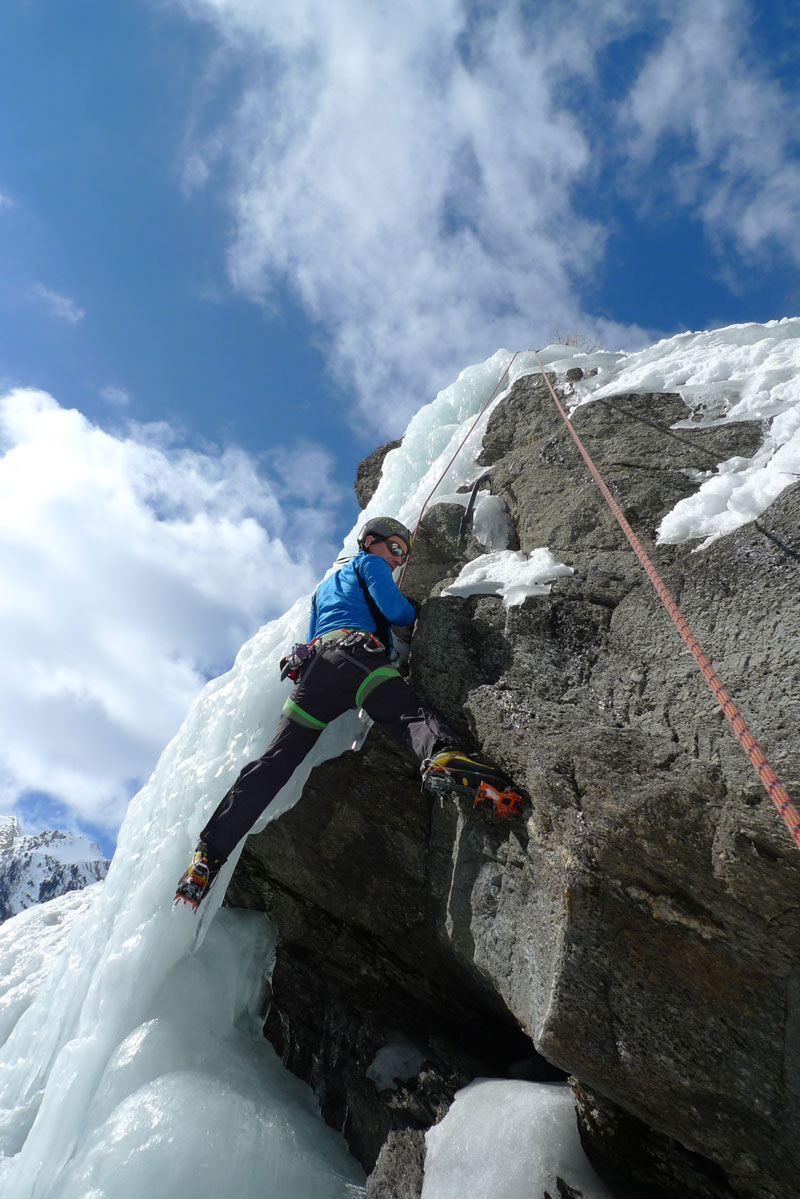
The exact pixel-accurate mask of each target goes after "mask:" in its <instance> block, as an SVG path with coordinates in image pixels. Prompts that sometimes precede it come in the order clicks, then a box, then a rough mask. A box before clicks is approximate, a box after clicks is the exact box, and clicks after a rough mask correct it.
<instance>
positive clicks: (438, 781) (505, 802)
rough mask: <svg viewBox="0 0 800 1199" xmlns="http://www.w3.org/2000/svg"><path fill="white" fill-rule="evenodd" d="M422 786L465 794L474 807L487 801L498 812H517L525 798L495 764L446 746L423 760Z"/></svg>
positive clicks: (505, 814) (428, 789) (504, 814)
mask: <svg viewBox="0 0 800 1199" xmlns="http://www.w3.org/2000/svg"><path fill="white" fill-rule="evenodd" d="M422 786H423V788H424V789H425V790H427V791H433V792H434V793H436V794H439V795H447V794H452V795H466V796H468V797H469V798H471V799H472V800H473V801H474V803H473V806H474V807H477V806H478V805H479V804H488V806H489V807H490V808H491V810H492V811H494V812H497V813H498V814H499V815H501V816H512V815H516V814H518V812H519V810H520V808H521V807H522V805H523V804H524V802H525V800H524V799H523V798H522V796H521V795H519V794H518V793H517V792H516V791H515V790H514V784H513V783H512V782H511V780H510V779H509V778H508V777H507V775H505V774H503V772H502V771H501V770H498V769H497V768H496V767H494V766H488V765H487V764H486V763H485V762H478V761H476V759H475V758H469V757H467V755H466V754H464V753H462V752H461V751H460V750H453V749H445V750H442V751H441V752H440V753H438V754H434V756H433V757H432V758H426V760H425V761H424V762H423V763H422Z"/></svg>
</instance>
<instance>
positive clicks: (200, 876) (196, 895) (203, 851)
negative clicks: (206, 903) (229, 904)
mask: <svg viewBox="0 0 800 1199" xmlns="http://www.w3.org/2000/svg"><path fill="white" fill-rule="evenodd" d="M221 866H222V859H221V858H218V857H217V856H216V854H215V853H214V850H213V849H211V847H210V846H209V845H206V844H205V842H204V841H200V842H199V843H198V846H197V849H196V850H195V851H194V854H193V855H192V860H191V862H190V863H189V865H188V867H187V868H186V873H185V874H184V876H183V878H182V879H181V881H180V882H179V883H178V889H177V891H176V892H175V903H178V901H179V900H183V902H184V903H188V904H191V906H192V907H193V908H194V910H195V911H197V905H198V904H199V903H200V901H201V900H203V899H205V897H206V895H208V893H209V891H210V890H211V888H212V887H213V885H214V883H215V882H216V878H217V875H218V874H219V871H220V867H221Z"/></svg>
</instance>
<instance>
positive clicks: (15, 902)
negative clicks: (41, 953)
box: [0, 816, 109, 922]
mask: <svg viewBox="0 0 800 1199" xmlns="http://www.w3.org/2000/svg"><path fill="white" fill-rule="evenodd" d="M108 866H109V863H108V862H107V861H106V859H105V858H104V857H103V853H102V850H101V849H100V847H99V846H98V845H95V843H94V842H93V841H90V840H89V839H88V837H84V836H82V835H81V834H80V833H73V832H66V833H65V832H60V831H58V830H56V829H46V830H45V831H44V832H41V833H36V834H34V835H32V836H28V835H26V834H24V833H23V832H22V831H21V829H20V827H19V823H18V821H17V819H16V817H14V816H4V817H0V922H2V921H3V920H7V919H8V918H9V916H16V915H17V913H18V912H22V911H24V909H25V908H29V907H32V906H33V905H34V904H37V903H44V902H45V901H46V900H48V899H54V898H55V897H56V896H57V895H64V894H65V893H66V892H67V891H80V890H82V889H83V888H84V887H86V886H88V885H89V884H90V883H96V882H99V881H100V880H101V879H104V878H105V876H106V874H107V873H108Z"/></svg>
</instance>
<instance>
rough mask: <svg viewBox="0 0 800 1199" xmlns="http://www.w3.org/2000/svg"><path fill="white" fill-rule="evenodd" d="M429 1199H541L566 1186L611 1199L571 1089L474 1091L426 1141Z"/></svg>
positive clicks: (483, 1084) (498, 1084)
mask: <svg viewBox="0 0 800 1199" xmlns="http://www.w3.org/2000/svg"><path fill="white" fill-rule="evenodd" d="M426 1143H427V1155H426V1158H425V1182H424V1185H423V1188H422V1199H464V1196H466V1195H475V1196H478V1195H480V1196H481V1199H533V1197H534V1196H535V1197H536V1199H540V1197H541V1196H542V1195H544V1193H545V1191H547V1192H548V1193H549V1194H550V1195H552V1196H556V1195H558V1194H560V1191H559V1189H558V1187H557V1185H556V1179H557V1178H563V1180H564V1181H565V1182H566V1183H569V1184H570V1186H572V1187H575V1188H576V1189H577V1190H578V1191H579V1192H581V1193H582V1195H583V1199H612V1195H611V1192H610V1191H609V1190H608V1189H607V1188H606V1187H605V1186H604V1184H603V1182H602V1181H601V1179H599V1178H598V1176H597V1175H596V1174H595V1172H594V1170H593V1169H592V1168H591V1166H590V1165H589V1163H588V1161H587V1160H586V1157H585V1155H584V1153H583V1150H582V1149H581V1143H580V1138H579V1136H578V1129H577V1125H576V1121H575V1110H574V1108H573V1104H572V1095H571V1093H570V1090H569V1088H568V1087H567V1086H566V1084H555V1083H533V1082H508V1081H505V1080H502V1081H501V1080H497V1079H488V1080H483V1081H477V1082H473V1083H471V1084H470V1085H469V1086H468V1087H465V1088H464V1089H463V1091H459V1092H458V1094H457V1095H456V1098H455V1102H454V1103H453V1105H452V1107H451V1108H450V1111H449V1112H448V1113H447V1115H446V1116H445V1118H444V1120H442V1122H441V1123H440V1124H436V1125H435V1126H434V1127H433V1128H431V1129H430V1130H429V1131H428V1133H427V1136H426Z"/></svg>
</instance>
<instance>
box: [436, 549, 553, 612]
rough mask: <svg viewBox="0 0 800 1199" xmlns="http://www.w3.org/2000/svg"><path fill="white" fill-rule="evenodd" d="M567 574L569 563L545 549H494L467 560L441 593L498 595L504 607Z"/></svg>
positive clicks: (545, 590)
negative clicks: (559, 559) (453, 580)
mask: <svg viewBox="0 0 800 1199" xmlns="http://www.w3.org/2000/svg"><path fill="white" fill-rule="evenodd" d="M571 574H572V567H571V566H565V565H564V564H563V562H557V561H556V559H555V558H554V557H553V555H552V554H551V553H550V550H548V549H537V550H533V552H532V553H531V554H525V553H523V552H522V550H498V551H497V552H496V553H494V554H482V555H481V557H480V558H475V559H473V561H472V562H468V563H467V565H466V566H465V567H464V568H463V570H462V571H461V574H460V575H459V576H458V578H457V579H456V581H455V582H454V583H451V584H450V586H449V587H445V588H444V589H443V591H442V595H501V596H502V597H503V603H504V604H505V606H506V607H507V608H508V607H511V606H513V605H514V604H521V603H522V601H523V600H524V599H525V597H526V596H528V595H547V593H548V592H549V590H550V584H551V583H552V582H553V580H554V579H557V578H559V577H561V576H562V575H571Z"/></svg>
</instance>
